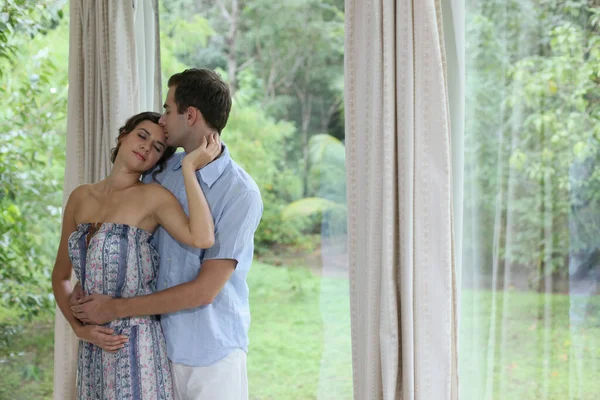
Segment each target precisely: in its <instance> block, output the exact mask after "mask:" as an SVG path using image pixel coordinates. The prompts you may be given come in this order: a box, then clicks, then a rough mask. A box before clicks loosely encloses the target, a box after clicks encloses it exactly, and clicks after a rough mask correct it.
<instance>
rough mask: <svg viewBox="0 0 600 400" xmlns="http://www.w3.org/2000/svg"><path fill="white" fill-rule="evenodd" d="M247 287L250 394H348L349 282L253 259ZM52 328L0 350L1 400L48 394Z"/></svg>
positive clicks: (39, 324) (28, 333)
mask: <svg viewBox="0 0 600 400" xmlns="http://www.w3.org/2000/svg"><path fill="white" fill-rule="evenodd" d="M248 285H249V286H250V294H251V299H250V305H251V307H252V325H251V328H250V353H249V356H248V378H249V385H250V393H251V397H250V398H251V399H252V400H266V399H277V400H280V399H281V400H287V399H290V400H303V399H317V398H318V399H320V400H321V399H336V400H345V399H351V398H352V367H351V354H350V352H351V348H350V311H349V310H350V309H349V298H348V283H347V280H344V279H333V278H323V279H321V277H319V276H318V275H316V274H315V273H314V272H312V271H311V270H309V269H306V268H302V267H297V268H289V267H274V266H271V265H267V264H262V263H258V262H255V263H254V265H253V266H252V270H251V273H250V276H249V280H248ZM6 319H7V316H6V315H4V316H3V315H2V314H0V323H2V321H3V320H6ZM53 328H54V323H53V322H52V319H51V318H50V319H46V320H40V321H36V322H34V323H32V324H29V325H28V326H26V327H25V328H24V331H23V332H21V333H19V334H17V335H13V336H10V343H8V344H7V345H4V346H2V347H1V348H0V350H1V351H0V400H8V399H11V400H12V399H17V400H21V399H23V400H31V399H36V400H37V399H51V398H52V381H53V372H52V371H53V346H54V344H53V343H54V335H53V333H52V330H53ZM1 336H2V335H1V333H0V339H1Z"/></svg>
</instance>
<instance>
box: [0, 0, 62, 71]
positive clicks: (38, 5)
mask: <svg viewBox="0 0 600 400" xmlns="http://www.w3.org/2000/svg"><path fill="white" fill-rule="evenodd" d="M65 3H66V0H36V1H33V0H3V1H2V3H0V61H1V60H10V59H13V58H14V57H15V56H16V55H17V48H18V46H17V42H16V41H18V39H15V38H18V37H29V38H33V37H34V36H36V35H37V34H39V33H46V32H47V31H48V30H49V29H51V28H53V27H55V26H56V25H57V24H58V23H59V21H60V19H61V18H62V17H63V10H62V8H63V6H64V5H65ZM2 75H3V69H2V68H0V77H1V76H2Z"/></svg>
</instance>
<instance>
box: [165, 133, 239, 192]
mask: <svg viewBox="0 0 600 400" xmlns="http://www.w3.org/2000/svg"><path fill="white" fill-rule="evenodd" d="M221 144H222V145H223V151H222V152H221V155H220V156H219V157H218V158H217V159H216V160H214V161H213V162H211V163H210V164H208V165H207V166H205V167H203V168H201V169H200V170H198V171H196V175H198V174H199V175H200V177H201V179H202V181H203V182H204V183H206V185H208V187H209V188H210V187H211V186H212V185H213V184H214V183H215V182H216V181H217V179H219V178H220V177H221V175H222V174H223V171H225V167H227V165H228V164H229V161H230V160H231V156H230V155H229V149H228V148H227V146H225V143H221ZM183 157H185V153H184V154H183V155H182V156H181V157H180V158H179V159H178V160H177V161H176V162H175V164H174V165H173V170H174V171H177V170H178V169H180V168H181V162H182V161H183Z"/></svg>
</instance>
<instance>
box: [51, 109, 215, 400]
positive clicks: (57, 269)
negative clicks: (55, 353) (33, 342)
mask: <svg viewBox="0 0 600 400" xmlns="http://www.w3.org/2000/svg"><path fill="white" fill-rule="evenodd" d="M159 118H160V114H158V113H153V112H144V113H141V114H137V115H134V116H133V117H131V118H130V119H129V120H128V121H127V122H126V123H125V126H123V127H122V128H121V129H120V130H119V136H118V138H117V147H116V148H115V149H113V154H112V161H113V164H114V165H113V168H112V170H111V173H110V175H109V176H108V177H107V178H106V179H104V180H102V181H100V182H97V183H95V184H91V185H82V186H79V187H78V188H76V189H75V190H74V191H73V192H72V194H71V196H70V197H69V200H68V202H67V205H66V207H65V211H64V217H63V225H62V236H61V240H60V245H59V248H58V254H57V256H56V262H55V265H54V270H53V273H52V287H53V291H54V296H55V298H56V302H57V303H58V306H59V308H60V310H61V311H62V313H63V315H64V316H65V318H66V319H67V321H68V322H69V323H70V324H71V327H72V328H73V331H74V332H75V334H76V335H77V337H78V338H79V339H80V340H81V342H80V346H79V356H78V367H77V387H78V388H77V390H78V398H79V399H106V398H111V399H112V398H123V399H125V398H126V399H171V398H172V397H173V394H172V383H171V372H170V368H169V361H168V359H167V353H166V345H165V341H164V338H163V335H162V331H161V328H160V323H159V321H158V319H157V318H156V317H155V316H147V317H141V318H125V319H122V320H118V321H113V322H111V323H109V324H107V325H106V326H97V325H84V324H82V323H81V322H80V321H79V320H77V319H76V318H75V317H73V315H72V313H71V310H70V308H69V296H70V294H71V290H72V289H71V283H70V277H71V271H72V269H74V270H75V273H76V275H77V278H78V280H79V282H80V283H81V285H82V288H83V291H84V292H85V294H86V295H90V294H94V293H101V294H105V295H110V296H113V297H133V296H140V295H145V294H149V293H151V292H153V291H154V290H155V287H154V278H155V275H156V273H157V268H158V253H157V251H156V249H155V248H154V247H153V245H152V244H151V238H152V235H153V232H154V231H155V230H156V228H157V227H158V226H159V225H161V226H162V227H163V228H164V229H165V230H166V231H167V232H168V233H169V234H170V235H171V236H173V237H174V238H175V239H176V240H178V241H179V242H181V243H183V244H186V245H189V246H193V247H197V248H208V247H211V246H212V244H213V242H214V225H213V220H212V217H211V214H210V209H209V207H208V204H207V202H206V199H205V197H204V194H203V192H202V189H201V188H200V185H199V184H198V181H197V179H196V170H197V169H199V168H202V167H203V166H205V165H206V164H208V163H209V162H211V161H212V160H214V158H215V157H216V156H217V155H218V154H219V152H220V150H221V144H220V141H219V139H218V137H216V135H215V136H212V137H209V138H208V140H206V139H205V140H204V143H203V144H202V145H201V146H200V147H199V148H198V149H197V150H195V151H193V152H191V153H189V154H188V155H186V156H185V158H184V160H183V164H182V173H183V175H184V181H185V188H186V191H187V198H188V202H189V211H190V216H189V219H188V217H187V215H186V214H185V212H184V211H183V209H182V208H181V205H180V204H179V202H178V201H177V199H176V198H175V196H173V194H172V193H171V192H169V191H168V190H167V189H165V188H163V187H162V186H161V185H159V184H156V183H154V184H147V185H146V184H143V183H142V182H141V181H140V177H141V176H142V174H143V173H144V172H146V171H149V170H152V169H153V168H154V167H155V166H156V165H157V164H160V168H161V169H162V167H163V166H164V163H165V162H166V159H167V158H168V157H170V155H172V154H173V152H174V150H173V149H171V148H168V147H167V146H166V136H165V132H164V130H163V128H162V127H161V126H159V125H158V120H159Z"/></svg>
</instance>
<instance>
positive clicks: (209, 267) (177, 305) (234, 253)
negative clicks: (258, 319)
mask: <svg viewBox="0 0 600 400" xmlns="http://www.w3.org/2000/svg"><path fill="white" fill-rule="evenodd" d="M261 215H262V200H261V198H260V194H259V193H257V192H247V193H244V194H242V195H240V196H239V197H237V198H236V199H235V200H233V201H232V203H231V204H230V205H229V207H228V210H227V211H226V212H224V213H223V216H222V218H221V219H220V220H219V222H218V223H217V226H216V227H215V246H213V247H211V248H210V249H207V250H206V251H205V253H204V261H203V262H202V266H201V268H200V272H199V273H198V276H197V277H196V278H195V279H194V280H192V281H189V282H186V283H182V284H180V285H177V286H174V287H172V288H169V289H166V290H162V291H160V292H156V293H153V294H150V295H146V296H139V297H133V298H127V299H113V298H111V297H109V296H105V295H97V294H96V295H92V296H88V297H85V298H83V299H81V300H80V302H81V304H80V305H77V306H73V307H71V309H72V310H73V315H75V317H77V318H78V319H79V320H81V321H83V322H87V323H95V324H103V323H106V322H109V321H113V320H115V319H118V318H125V317H134V316H142V315H156V314H167V313H172V312H177V311H180V310H185V309H189V308H194V307H199V306H203V305H208V304H210V303H212V301H213V300H214V299H215V297H216V296H217V295H218V294H219V292H220V291H221V289H223V287H224V286H225V283H226V282H227V280H228V279H229V278H230V277H231V274H232V273H233V271H234V270H235V268H236V266H237V260H238V259H239V257H240V255H241V254H242V253H243V252H244V250H245V249H247V248H248V247H247V246H252V245H253V243H254V232H255V231H256V228H257V226H258V223H259V221H260V218H261ZM248 250H249V249H248Z"/></svg>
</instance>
